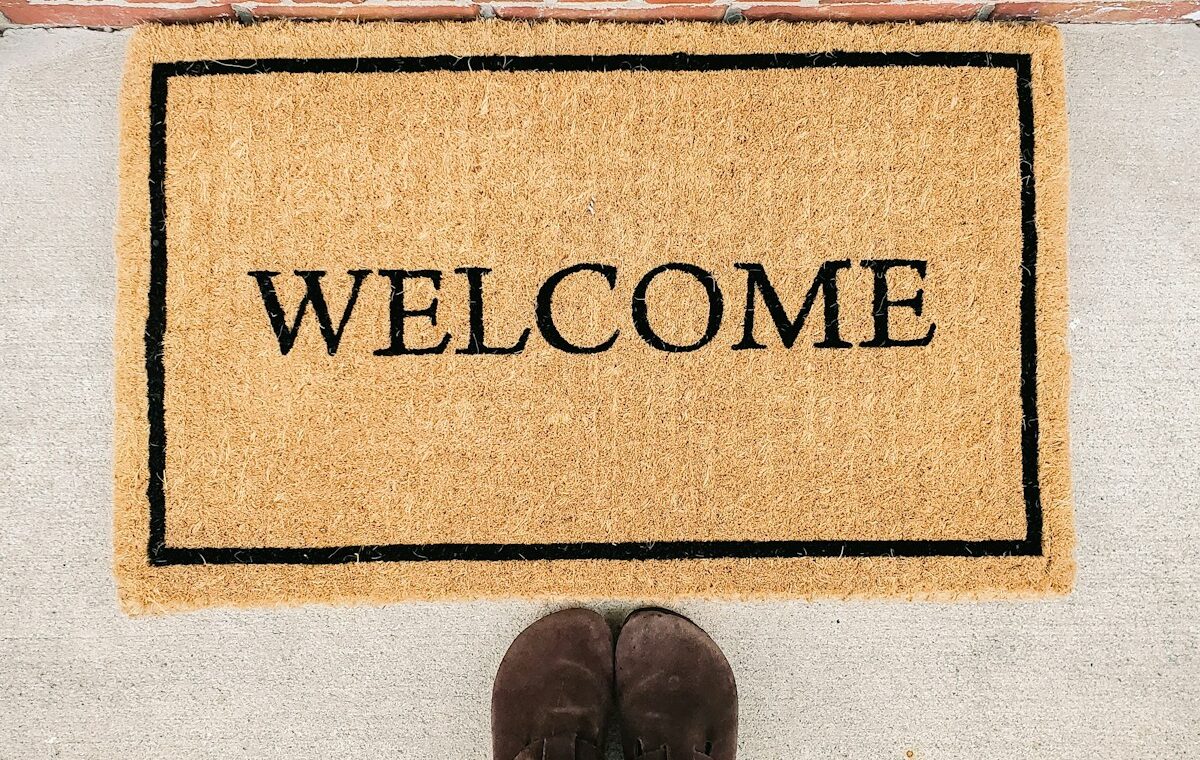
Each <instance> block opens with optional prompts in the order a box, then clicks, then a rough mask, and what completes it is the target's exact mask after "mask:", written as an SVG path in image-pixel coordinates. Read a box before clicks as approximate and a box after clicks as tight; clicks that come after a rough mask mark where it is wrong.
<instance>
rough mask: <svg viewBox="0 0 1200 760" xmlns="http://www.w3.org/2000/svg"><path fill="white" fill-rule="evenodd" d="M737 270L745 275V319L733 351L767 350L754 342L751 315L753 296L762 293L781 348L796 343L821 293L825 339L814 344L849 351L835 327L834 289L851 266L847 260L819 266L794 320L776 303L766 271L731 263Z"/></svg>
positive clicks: (835, 304)
mask: <svg viewBox="0 0 1200 760" xmlns="http://www.w3.org/2000/svg"><path fill="white" fill-rule="evenodd" d="M734 266H735V267H737V268H738V269H742V270H745V272H746V316H745V321H744V322H743V323H742V340H741V341H740V342H739V343H738V344H737V345H735V346H734V347H733V348H734V350H735V351H736V350H744V349H748V348H766V346H765V345H763V344H762V343H759V342H758V341H757V340H755V339H754V314H755V312H756V308H755V302H756V300H757V299H756V298H755V293H762V301H763V304H764V305H765V306H766V307H767V313H768V314H770V315H771V321H773V322H774V323H775V330H776V332H778V333H779V339H780V341H782V342H783V345H784V347H786V348H791V347H792V345H793V344H795V342H796V339H797V338H798V337H799V336H800V330H801V329H802V328H803V327H804V321H805V320H806V319H808V313H809V312H810V311H812V307H813V304H814V303H815V302H816V300H817V294H818V293H820V294H821V296H822V297H823V300H824V302H825V303H824V314H823V316H824V318H825V319H824V322H825V339H824V340H822V341H821V342H819V343H814V344H813V345H814V346H816V347H817V348H850V344H849V343H847V342H846V341H844V340H842V336H841V331H840V325H839V324H838V289H837V287H838V286H837V274H838V272H840V271H841V270H843V269H848V268H849V267H850V262H849V261H826V262H825V263H823V264H821V267H820V269H818V270H817V276H816V277H815V278H814V279H813V282H812V285H811V286H810V287H809V289H808V293H806V294H805V296H804V304H803V305H802V306H801V307H800V312H799V313H798V314H797V315H796V317H795V318H794V319H793V318H790V317H789V316H788V313H787V310H786V309H784V307H783V303H782V302H780V300H779V294H778V293H776V292H775V288H774V287H773V286H772V285H771V281H770V280H769V279H768V278H767V272H766V270H765V269H763V266H762V264H734Z"/></svg>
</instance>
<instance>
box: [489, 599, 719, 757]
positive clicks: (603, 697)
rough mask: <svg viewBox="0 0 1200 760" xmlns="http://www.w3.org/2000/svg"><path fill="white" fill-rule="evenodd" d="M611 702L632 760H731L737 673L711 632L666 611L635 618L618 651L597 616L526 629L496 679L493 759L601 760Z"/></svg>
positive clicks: (579, 612) (551, 618)
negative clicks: (735, 673)
mask: <svg viewBox="0 0 1200 760" xmlns="http://www.w3.org/2000/svg"><path fill="white" fill-rule="evenodd" d="M614 650H615V654H614ZM614 695H615V699H614ZM614 701H615V708H616V710H618V711H619V712H620V715H621V743H622V745H623V748H624V751H625V758H626V760H635V758H644V759H645V760H733V759H734V754H735V752H736V749H737V688H736V686H735V685H734V680H733V671H732V670H731V669H730V667H729V663H728V662H727V661H726V659H725V655H724V654H722V653H721V650H720V648H718V647H717V645H716V644H715V643H714V642H713V640H712V639H711V638H709V637H708V634H706V633H705V632H704V631H702V630H701V629H700V628H699V627H698V626H697V625H696V624H695V623H693V622H692V621H690V620H688V619H687V618H685V617H683V616H681V615H677V614H675V613H672V612H668V611H666V610H661V609H641V610H637V611H636V612H634V613H632V614H631V615H630V616H629V617H628V618H626V619H625V624H624V626H622V628H621V633H620V636H618V638H617V641H616V645H615V647H614V645H613V635H612V631H611V630H610V629H609V627H608V623H607V622H605V620H604V618H602V617H601V616H600V615H598V614H597V613H595V612H592V611H591V610H583V609H570V610H563V611H561V612H556V613H554V614H552V615H548V616H546V617H544V618H542V619H541V620H539V621H537V622H536V623H534V624H533V625H531V626H529V627H528V628H526V629H525V630H524V631H523V632H522V633H521V634H520V635H519V636H517V638H516V640H515V641H513V643H512V646H510V647H509V648H508V652H507V653H506V654H505V655H504V659H503V660H502V661H501V662H500V669H499V671H498V672H497V673H496V683H495V686H494V688H493V689H492V757H493V758H494V760H602V758H603V757H604V751H603V746H604V739H605V735H606V733H607V731H608V723H609V719H610V718H611V717H612V715H613V712H614Z"/></svg>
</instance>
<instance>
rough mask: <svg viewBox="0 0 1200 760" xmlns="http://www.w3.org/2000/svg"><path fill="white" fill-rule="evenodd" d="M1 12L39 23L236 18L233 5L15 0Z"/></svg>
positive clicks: (118, 23) (13, 19)
mask: <svg viewBox="0 0 1200 760" xmlns="http://www.w3.org/2000/svg"><path fill="white" fill-rule="evenodd" d="M0 12H2V13H3V14H4V16H5V17H6V18H7V19H8V20H9V21H10V22H11V23H13V24H17V25H39V26H90V27H123V26H133V25H134V24H140V23H145V22H178V21H213V20H215V19H229V18H233V17H234V16H233V11H232V10H231V9H230V7H229V5H217V6H207V7H203V8H197V7H179V8H147V7H145V6H140V7H119V6H111V5H98V4H96V3H88V4H87V5H41V4H39V5H30V4H29V3H24V2H21V3H12V4H7V5H4V6H2V7H0Z"/></svg>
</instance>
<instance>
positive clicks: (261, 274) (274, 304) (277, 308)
mask: <svg viewBox="0 0 1200 760" xmlns="http://www.w3.org/2000/svg"><path fill="white" fill-rule="evenodd" d="M370 273H371V270H370V269H351V270H350V271H348V272H346V274H348V275H350V276H351V277H353V278H354V284H353V285H352V286H351V287H350V298H349V299H348V300H347V301H346V308H345V309H344V310H343V311H342V320H341V321H340V322H339V323H338V326H337V329H334V327H333V322H332V321H331V320H330V319H329V307H328V306H326V304H325V294H324V293H323V292H321V278H322V277H324V276H325V273H324V272H321V271H316V270H300V269H297V270H296V272H295V274H296V276H297V277H299V278H300V279H302V280H304V300H302V301H301V302H300V306H299V308H297V309H296V318H295V319H294V320H293V321H292V326H291V327H288V325H287V321H286V319H285V317H284V314H283V307H282V306H281V305H280V304H279V296H278V295H277V294H276V293H275V282H274V277H275V276H276V275H278V274H279V272H267V271H258V272H247V273H246V274H248V275H250V276H251V277H253V278H254V279H255V280H257V281H258V289H259V291H260V292H261V293H262V299H263V306H265V307H266V308H267V319H269V320H271V331H272V332H274V333H275V337H276V339H278V340H279V352H280V353H281V354H283V355H284V356H287V354H288V352H289V351H291V350H292V345H293V344H295V342H296V335H297V334H298V333H299V332H300V323H301V322H303V321H304V312H305V310H306V309H307V308H308V305H309V304H310V303H311V304H312V310H313V314H315V315H316V317H317V326H318V327H319V328H320V329H321V337H322V338H324V339H325V350H326V351H328V352H329V355H330V356H333V355H334V354H336V353H337V350H338V344H340V343H341V342H342V331H343V330H345V329H346V323H347V322H349V321H350V313H351V312H352V311H354V302H355V301H357V300H358V291H359V288H361V287H362V283H363V280H364V279H365V278H366V276H367V275H369V274H370Z"/></svg>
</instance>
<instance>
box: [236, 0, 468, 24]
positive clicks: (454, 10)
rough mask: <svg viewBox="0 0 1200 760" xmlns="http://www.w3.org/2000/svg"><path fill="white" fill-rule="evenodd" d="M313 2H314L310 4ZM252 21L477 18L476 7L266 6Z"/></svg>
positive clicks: (460, 19)
mask: <svg viewBox="0 0 1200 760" xmlns="http://www.w3.org/2000/svg"><path fill="white" fill-rule="evenodd" d="M313 2H316V0H313ZM253 13H254V17H255V18H264V19H266V18H295V19H334V18H338V19H352V20H355V21H378V20H386V19H395V20H399V21H470V20H471V19H474V18H475V17H477V16H478V15H479V6H477V5H438V6H428V5H398V4H397V5H362V4H360V3H345V4H342V5H338V6H333V7H331V6H324V5H322V6H315V5H269V6H259V7H255V8H253Z"/></svg>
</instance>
